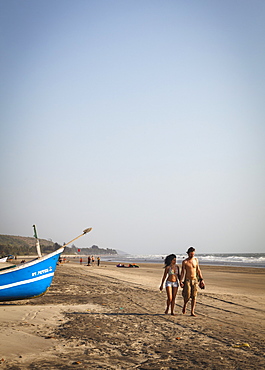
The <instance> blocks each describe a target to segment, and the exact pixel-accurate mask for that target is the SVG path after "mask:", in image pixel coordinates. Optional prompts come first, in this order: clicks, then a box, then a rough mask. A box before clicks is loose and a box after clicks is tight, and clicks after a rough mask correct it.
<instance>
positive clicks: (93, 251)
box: [0, 235, 117, 257]
mask: <svg viewBox="0 0 265 370" xmlns="http://www.w3.org/2000/svg"><path fill="white" fill-rule="evenodd" d="M35 245H36V240H35V239H34V238H31V237H22V236H12V235H0V257H1V256H8V255H9V254H12V255H14V256H25V255H36V246H35ZM40 247H41V252H42V253H43V254H47V253H51V252H54V251H56V250H57V249H58V248H61V247H62V246H61V245H60V244H58V243H53V242H52V241H49V240H46V239H40ZM78 250H79V248H77V247H76V246H75V245H74V244H73V245H72V246H71V247H65V250H64V254H85V255H98V254H111V255H115V254H117V252H116V250H115V249H110V248H107V249H104V248H99V247H98V246H97V245H93V246H92V247H90V248H81V249H80V252H78Z"/></svg>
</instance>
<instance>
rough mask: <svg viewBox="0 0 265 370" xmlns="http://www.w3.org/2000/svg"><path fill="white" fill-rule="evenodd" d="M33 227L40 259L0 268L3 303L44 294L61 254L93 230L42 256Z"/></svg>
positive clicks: (0, 295)
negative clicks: (69, 245)
mask: <svg viewBox="0 0 265 370" xmlns="http://www.w3.org/2000/svg"><path fill="white" fill-rule="evenodd" d="M33 227H34V234H35V238H36V247H37V252H38V256H39V257H38V258H37V259H35V260H32V261H29V262H25V263H23V264H20V265H17V266H16V265H10V266H9V267H4V268H0V301H1V302H3V301H14V300H19V299H28V298H35V297H39V296H40V295H42V294H44V293H45V292H46V291H47V289H48V288H49V287H50V285H51V283H52V279H53V277H54V273H55V270H56V266H57V262H58V259H59V257H60V255H61V253H62V252H63V251H64V247H65V246H66V245H68V244H70V243H72V242H73V241H74V240H76V239H77V238H79V237H80V236H82V235H85V234H86V233H88V232H89V231H91V230H92V229H91V228H88V229H86V230H84V231H83V234H81V235H79V236H78V237H76V238H75V239H73V240H71V241H70V242H69V243H67V244H65V245H64V246H63V247H61V248H59V249H57V250H56V251H55V252H52V253H49V254H47V255H45V256H41V252H40V246H39V240H38V237H37V232H36V227H35V225H34V226H33Z"/></svg>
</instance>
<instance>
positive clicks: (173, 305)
mask: <svg viewBox="0 0 265 370" xmlns="http://www.w3.org/2000/svg"><path fill="white" fill-rule="evenodd" d="M177 292H178V288H175V287H172V300H171V315H173V316H175V314H174V307H175V303H176V296H177Z"/></svg>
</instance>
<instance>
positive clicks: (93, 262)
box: [91, 256, 95, 266]
mask: <svg viewBox="0 0 265 370" xmlns="http://www.w3.org/2000/svg"><path fill="white" fill-rule="evenodd" d="M91 262H92V266H94V264H95V258H94V256H92V257H91Z"/></svg>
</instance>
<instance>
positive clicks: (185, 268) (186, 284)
mask: <svg viewBox="0 0 265 370" xmlns="http://www.w3.org/2000/svg"><path fill="white" fill-rule="evenodd" d="M187 254H188V258H186V259H185V260H184V261H183V262H182V268H181V275H180V286H181V288H183V291H182V296H183V299H184V305H183V308H182V313H183V314H185V313H186V307H187V303H188V301H189V300H190V298H191V316H196V315H195V305H196V296H197V290H198V279H199V286H200V288H201V289H204V287H205V286H204V280H203V277H202V273H201V270H200V268H199V261H198V259H197V258H196V257H194V256H195V248H193V247H190V248H189V249H188V250H187Z"/></svg>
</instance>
